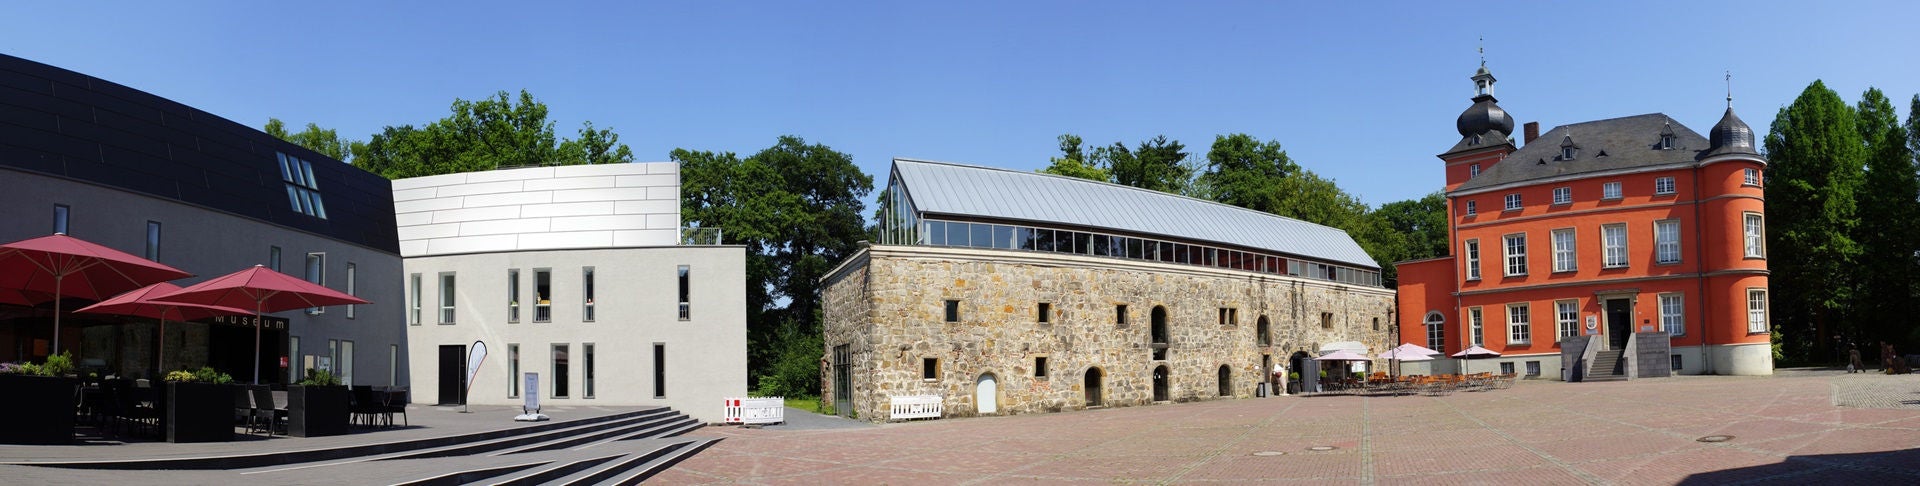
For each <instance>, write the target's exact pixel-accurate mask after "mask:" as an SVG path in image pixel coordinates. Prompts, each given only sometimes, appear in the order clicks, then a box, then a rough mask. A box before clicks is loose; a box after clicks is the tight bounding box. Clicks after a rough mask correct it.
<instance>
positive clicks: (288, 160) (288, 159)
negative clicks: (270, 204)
mask: <svg viewBox="0 0 1920 486" xmlns="http://www.w3.org/2000/svg"><path fill="white" fill-rule="evenodd" d="M274 155H275V156H277V158H278V159H279V161H280V181H281V182H285V183H286V188H287V203H288V204H291V205H292V206H293V212H296V213H300V214H305V215H308V216H313V217H316V218H320V219H327V205H326V203H324V202H322V201H321V199H320V181H319V179H318V178H316V177H315V176H314V174H313V162H310V161H306V160H301V159H300V158H299V157H294V156H291V155H287V154H285V153H278V152H276V153H275V154H274Z"/></svg>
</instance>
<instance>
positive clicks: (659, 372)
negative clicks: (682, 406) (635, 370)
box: [653, 343, 667, 398]
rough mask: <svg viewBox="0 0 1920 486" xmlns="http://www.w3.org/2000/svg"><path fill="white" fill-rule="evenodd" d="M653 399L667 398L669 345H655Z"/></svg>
mask: <svg viewBox="0 0 1920 486" xmlns="http://www.w3.org/2000/svg"><path fill="white" fill-rule="evenodd" d="M653 397H654V398H666V397H667V343H653Z"/></svg>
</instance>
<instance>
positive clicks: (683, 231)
mask: <svg viewBox="0 0 1920 486" xmlns="http://www.w3.org/2000/svg"><path fill="white" fill-rule="evenodd" d="M722 233H723V232H722V231H721V229H720V228H709V227H700V228H680V244H682V245H718V244H721V243H720V241H721V239H720V237H721V236H722Z"/></svg>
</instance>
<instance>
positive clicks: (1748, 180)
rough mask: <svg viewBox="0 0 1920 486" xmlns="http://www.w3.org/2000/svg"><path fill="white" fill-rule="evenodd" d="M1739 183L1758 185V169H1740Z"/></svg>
mask: <svg viewBox="0 0 1920 486" xmlns="http://www.w3.org/2000/svg"><path fill="white" fill-rule="evenodd" d="M1740 185H1743V186H1754V187H1760V169H1758V168H1754V167H1748V168H1746V170H1743V171H1741V175H1740Z"/></svg>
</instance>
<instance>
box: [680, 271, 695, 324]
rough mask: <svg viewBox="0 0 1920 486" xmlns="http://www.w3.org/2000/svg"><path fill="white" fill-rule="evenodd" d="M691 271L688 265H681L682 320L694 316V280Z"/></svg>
mask: <svg viewBox="0 0 1920 486" xmlns="http://www.w3.org/2000/svg"><path fill="white" fill-rule="evenodd" d="M691 272H692V271H691V270H690V269H688V267H687V266H686V265H681V266H680V320H682V321H684V320H688V319H692V318H693V304H692V302H693V300H692V295H693V288H692V284H693V282H692V280H691V277H690V276H689V275H690V274H691Z"/></svg>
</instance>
